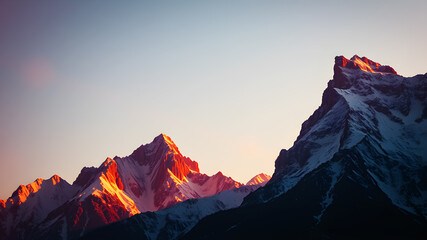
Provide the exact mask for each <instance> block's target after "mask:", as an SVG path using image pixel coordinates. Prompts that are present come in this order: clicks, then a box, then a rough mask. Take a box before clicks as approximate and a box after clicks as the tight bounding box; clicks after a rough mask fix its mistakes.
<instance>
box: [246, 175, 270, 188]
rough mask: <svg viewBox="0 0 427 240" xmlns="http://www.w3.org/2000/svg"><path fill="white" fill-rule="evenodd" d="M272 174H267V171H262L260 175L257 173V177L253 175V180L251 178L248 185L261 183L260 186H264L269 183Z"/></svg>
mask: <svg viewBox="0 0 427 240" xmlns="http://www.w3.org/2000/svg"><path fill="white" fill-rule="evenodd" d="M270 178H271V176H269V175H267V174H265V173H260V174H258V175H256V176H255V177H253V178H252V179H251V180H249V181H248V182H247V183H246V185H258V184H259V185H260V186H264V185H265V184H267V182H268V181H269V180H270Z"/></svg>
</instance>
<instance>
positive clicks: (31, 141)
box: [0, 1, 427, 199]
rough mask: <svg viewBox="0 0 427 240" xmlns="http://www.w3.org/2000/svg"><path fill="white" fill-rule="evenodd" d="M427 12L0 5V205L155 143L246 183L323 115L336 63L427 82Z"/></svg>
mask: <svg viewBox="0 0 427 240" xmlns="http://www.w3.org/2000/svg"><path fill="white" fill-rule="evenodd" d="M426 13H427V4H426V1H351V2H350V1H150V2H148V1H127V2H125V1H110V2H109V1H19V2H18V1H10V2H9V1H1V3H0V153H1V158H0V181H1V183H2V184H1V185H0V198H1V199H5V198H7V197H9V196H10V195H11V194H12V192H13V191H14V190H15V189H16V188H17V187H18V185H20V184H28V183H30V182H32V181H34V180H35V179H36V178H38V177H41V178H49V177H50V176H52V175H53V174H58V175H60V176H61V177H63V178H64V179H66V180H67V181H68V182H70V183H72V182H73V181H74V180H75V178H76V177H77V175H78V173H79V172H80V170H81V168H82V167H83V166H99V165H100V164H101V163H102V162H103V161H104V160H105V158H106V157H114V156H115V155H118V156H126V155H129V154H130V153H131V152H132V151H133V150H134V149H136V148H137V147H138V146H140V145H141V144H145V143H148V142H151V141H152V139H153V138H154V137H155V136H157V135H159V134H160V133H165V134H167V135H169V136H170V137H171V138H172V139H173V140H174V141H175V143H176V144H177V145H178V147H179V148H180V150H181V152H182V153H183V154H184V155H186V156H189V157H190V158H192V159H193V160H195V161H197V162H199V166H200V169H201V171H202V172H205V173H207V174H209V175H211V174H214V173H216V172H217V171H222V172H223V173H224V174H226V175H229V176H231V177H233V178H235V179H236V180H238V181H241V182H246V181H247V180H249V179H250V178H251V177H252V176H254V175H255V174H257V173H260V172H265V173H268V174H272V173H273V171H274V160H275V159H276V157H277V155H278V153H279V151H280V149H282V148H289V147H290V146H292V144H293V141H294V140H295V139H296V137H297V135H298V133H299V130H300V127H301V124H302V122H303V121H304V120H306V119H307V118H308V117H309V116H310V115H311V114H312V112H313V111H314V110H315V109H316V108H317V107H318V106H319V105H320V102H321V94H322V92H323V90H324V89H325V88H326V85H327V81H328V80H329V79H331V78H332V74H333V72H332V68H333V63H334V57H335V56H336V55H344V56H346V57H351V56H353V55H354V54H358V55H360V56H366V57H368V58H370V59H372V60H374V61H377V62H380V63H382V64H386V65H391V66H393V67H394V68H395V69H396V71H397V72H398V73H399V74H401V75H404V76H412V75H415V74H419V73H425V72H426V71H427V58H426V56H427V44H426V43H427V30H426V26H427V14H426Z"/></svg>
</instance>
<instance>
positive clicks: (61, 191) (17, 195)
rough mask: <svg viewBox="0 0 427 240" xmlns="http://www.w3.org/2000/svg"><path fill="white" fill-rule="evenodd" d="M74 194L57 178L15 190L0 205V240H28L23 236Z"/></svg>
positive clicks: (71, 187)
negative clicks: (0, 208)
mask: <svg viewBox="0 0 427 240" xmlns="http://www.w3.org/2000/svg"><path fill="white" fill-rule="evenodd" d="M76 190H77V189H76V188H75V187H73V186H71V185H70V184H69V183H67V182H66V181H65V180H63V179H61V178H60V177H59V176H57V175H54V176H52V177H51V178H50V179H46V180H43V179H40V178H38V179H36V180H35V181H34V182H32V183H30V184H28V185H26V186H24V185H21V186H19V187H18V189H17V190H16V191H15V192H14V193H13V194H12V196H11V197H10V198H9V199H7V200H6V201H3V204H2V208H3V209H2V211H1V212H0V223H1V224H0V226H1V227H0V228H1V229H2V230H0V233H1V234H0V239H16V238H22V239H23V238H31V236H28V235H26V233H27V232H29V231H31V230H32V229H33V228H34V227H35V226H36V225H37V224H39V223H40V222H42V221H43V220H44V219H45V218H46V216H47V215H48V214H49V212H51V211H52V210H53V209H55V208H57V207H59V206H61V205H62V204H63V203H65V202H66V201H67V200H68V199H70V198H71V197H72V196H73V195H74V193H75V192H76Z"/></svg>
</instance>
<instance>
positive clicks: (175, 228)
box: [82, 185, 260, 240]
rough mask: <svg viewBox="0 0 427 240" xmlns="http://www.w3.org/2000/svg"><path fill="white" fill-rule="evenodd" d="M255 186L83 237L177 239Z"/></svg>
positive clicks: (139, 217)
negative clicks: (201, 220) (204, 218)
mask: <svg viewBox="0 0 427 240" xmlns="http://www.w3.org/2000/svg"><path fill="white" fill-rule="evenodd" d="M258 187H260V185H247V186H243V187H240V188H237V189H233V190H228V191H223V192H220V193H218V194H217V195H214V196H211V197H206V198H201V199H190V200H187V201H185V202H182V203H178V204H176V205H175V206H172V207H170V208H167V209H163V210H160V211H157V212H146V213H141V214H138V215H136V216H133V217H131V218H129V219H126V220H124V221H120V222H117V223H114V224H111V225H108V226H105V227H102V228H99V229H96V230H94V231H92V232H89V233H88V234H87V235H85V236H84V237H83V238H82V239H119V238H123V239H150V240H151V239H152V240H154V239H177V238H178V237H179V236H182V235H183V234H185V233H187V232H188V231H189V230H190V229H191V228H192V227H193V226H194V225H196V224H197V222H198V221H199V220H200V219H202V218H203V217H205V216H207V215H210V214H213V213H215V212H218V211H221V210H227V209H230V208H235V207H238V206H239V205H240V204H241V203H242V201H243V198H244V197H245V196H246V195H248V194H249V193H250V192H252V191H254V190H255V189H257V188H258Z"/></svg>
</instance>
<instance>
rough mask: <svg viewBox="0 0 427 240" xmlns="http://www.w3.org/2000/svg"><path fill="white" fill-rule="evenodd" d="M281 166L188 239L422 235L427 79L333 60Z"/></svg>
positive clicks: (365, 62)
mask: <svg viewBox="0 0 427 240" xmlns="http://www.w3.org/2000/svg"><path fill="white" fill-rule="evenodd" d="M275 165H276V169H275V172H274V174H273V177H272V179H271V180H270V181H269V182H268V184H267V185H266V186H265V187H263V188H260V189H258V190H257V191H255V192H254V193H252V194H250V195H249V196H248V197H246V198H245V200H244V202H243V204H242V207H240V208H237V209H233V210H229V211H227V212H225V213H221V214H214V215H212V216H209V217H207V218H205V219H203V220H202V221H201V222H200V223H199V224H198V225H196V227H195V228H194V229H193V230H192V231H190V232H189V233H188V234H187V235H186V236H185V237H184V239H201V238H203V239H232V238H235V237H240V238H245V237H246V238H250V239H254V238H257V237H264V238H265V237H267V238H269V237H270V238H276V237H278V236H280V237H281V238H291V239H293V238H298V239H313V238H315V239H348V238H356V239H358V238H368V239H371V238H383V239H384V238H391V239H425V238H426V237H427V230H426V229H427V222H426V216H427V204H426V203H427V184H426V183H427V74H425V75H417V76H414V77H410V78H405V77H402V76H399V75H397V74H396V71H394V70H393V68H391V67H388V66H382V65H380V64H378V63H375V62H374V61H371V60H369V59H367V58H365V57H363V58H360V57H358V56H357V55H356V56H354V57H353V58H351V59H346V58H344V57H343V56H339V57H336V58H335V66H334V77H333V79H332V80H331V81H330V82H329V83H328V87H327V89H326V90H325V91H324V93H323V98H322V104H321V106H320V107H319V108H318V109H317V110H316V111H315V112H314V113H313V115H312V116H311V117H310V118H309V119H308V120H307V121H305V122H304V123H303V124H302V128H301V132H300V135H299V136H298V138H297V140H296V141H295V144H294V145H293V146H292V148H290V149H288V150H286V149H283V150H282V151H281V152H280V154H279V157H278V158H277V160H276V164H275ZM258 219H262V221H257V220H258ZM211 229H215V231H213V230H211Z"/></svg>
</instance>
